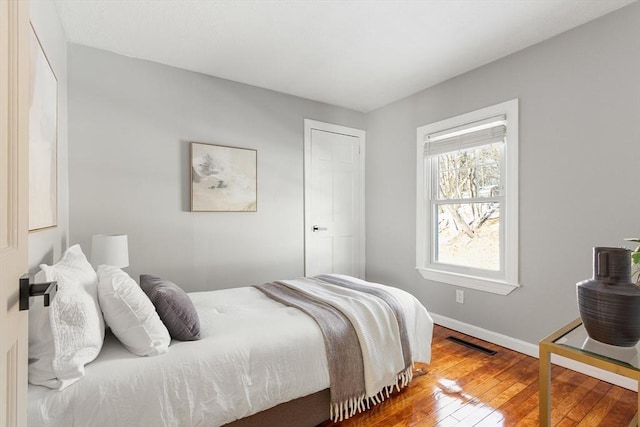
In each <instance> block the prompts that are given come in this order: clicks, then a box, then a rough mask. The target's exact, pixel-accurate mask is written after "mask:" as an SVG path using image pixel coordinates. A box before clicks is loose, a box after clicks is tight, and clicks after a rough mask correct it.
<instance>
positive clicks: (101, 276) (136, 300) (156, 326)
mask: <svg viewBox="0 0 640 427" xmlns="http://www.w3.org/2000/svg"><path fill="white" fill-rule="evenodd" d="M98 300H99V301H100V307H101V308H102V313H103V314H104V320H105V322H106V323H107V326H109V327H110V328H111V330H112V331H113V334H114V335H115V336H116V337H118V339H119V340H120V342H121V343H122V344H124V346H125V347H126V348H127V349H128V350H129V351H130V352H132V353H134V354H137V355H138V356H156V355H158V354H161V353H166V352H167V350H168V349H169V343H170V342H171V337H170V336H169V331H168V330H167V327H166V326H165V325H164V323H162V320H160V317H159V316H158V313H156V309H155V307H154V306H153V304H152V303H151V300H150V299H149V297H147V295H146V294H145V293H144V291H143V290H142V288H140V286H138V284H137V283H136V282H135V280H133V279H132V278H131V277H129V275H128V274H127V273H125V272H124V271H122V270H120V269H119V268H117V267H112V266H108V265H101V266H99V267H98Z"/></svg>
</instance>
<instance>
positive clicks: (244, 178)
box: [189, 142, 258, 212]
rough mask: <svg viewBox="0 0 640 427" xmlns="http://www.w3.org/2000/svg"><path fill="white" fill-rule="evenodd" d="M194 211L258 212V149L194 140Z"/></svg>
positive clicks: (191, 160) (192, 151)
mask: <svg viewBox="0 0 640 427" xmlns="http://www.w3.org/2000/svg"><path fill="white" fill-rule="evenodd" d="M189 159H190V162H191V163H190V170H191V212H257V210H258V207H257V206H258V191H257V187H258V181H257V177H258V174H257V166H258V152H257V150H254V149H250V148H238V147H229V146H225V145H216V144H206V143H202V142H192V143H191V149H190V156H189Z"/></svg>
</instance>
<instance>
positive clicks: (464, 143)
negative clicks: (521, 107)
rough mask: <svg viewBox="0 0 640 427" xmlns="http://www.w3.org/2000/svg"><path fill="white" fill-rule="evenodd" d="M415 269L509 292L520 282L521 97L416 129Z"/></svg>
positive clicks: (446, 279) (461, 283)
mask: <svg viewBox="0 0 640 427" xmlns="http://www.w3.org/2000/svg"><path fill="white" fill-rule="evenodd" d="M417 145H418V151H417V183H418V185H417V187H418V191H417V203H416V206H417V238H416V268H417V269H418V270H419V271H420V273H421V274H422V276H423V277H424V278H425V279H429V280H434V281H438V282H442V283H449V284H452V285H456V286H463V287H467V288H472V289H479V290H483V291H487V292H493V293H497V294H502V295H506V294H508V293H509V292H511V291H512V290H514V289H515V288H516V287H518V286H519V285H518V100H517V99H514V100H511V101H508V102H504V103H502V104H498V105H494V106H491V107H487V108H483V109H481V110H477V111H473V112H471V113H468V114H463V115H461V116H457V117H453V118H451V119H448V120H443V121H440V122H437V123H432V124H430V125H426V126H422V127H420V128H418V144H417Z"/></svg>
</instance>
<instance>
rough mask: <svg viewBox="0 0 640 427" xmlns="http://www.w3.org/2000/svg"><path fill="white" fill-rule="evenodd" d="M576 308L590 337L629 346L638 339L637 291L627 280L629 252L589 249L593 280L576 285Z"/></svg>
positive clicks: (639, 310)
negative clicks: (591, 250) (591, 256)
mask: <svg viewBox="0 0 640 427" xmlns="http://www.w3.org/2000/svg"><path fill="white" fill-rule="evenodd" d="M576 287H577V293H578V309H579V310H580V317H581V318H582V323H583V324H584V327H585V329H586V330H587V334H588V335H589V337H590V338H592V339H594V340H596V341H600V342H603V343H606V344H611V345H617V346H621V347H632V346H634V345H636V344H637V342H638V340H640V288H638V286H636V285H635V284H634V283H633V282H632V281H631V251H630V250H629V249H624V248H606V247H596V248H593V278H592V279H590V280H584V281H582V282H579V283H578V284H577V285H576Z"/></svg>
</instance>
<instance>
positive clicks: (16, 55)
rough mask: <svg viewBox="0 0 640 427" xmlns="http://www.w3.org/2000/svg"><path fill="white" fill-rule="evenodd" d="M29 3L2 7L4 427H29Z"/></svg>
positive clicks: (0, 421)
mask: <svg viewBox="0 0 640 427" xmlns="http://www.w3.org/2000/svg"><path fill="white" fill-rule="evenodd" d="M29 36H30V34H29V2H27V1H0V45H1V47H0V425H1V426H7V427H14V426H26V425H27V411H26V403H27V358H28V314H27V313H28V312H27V311H19V309H18V305H19V304H18V301H19V292H18V289H19V285H18V279H19V278H20V276H21V275H22V274H23V273H25V272H26V271H27V228H28V223H29V215H28V203H27V201H28V192H27V186H28V147H27V143H28V140H27V136H28V134H27V133H28V114H29Z"/></svg>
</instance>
